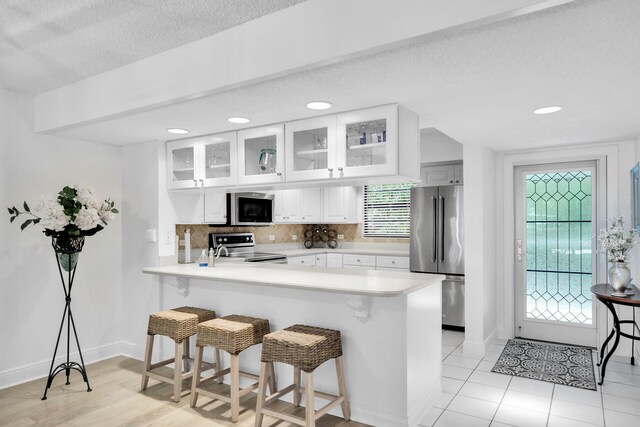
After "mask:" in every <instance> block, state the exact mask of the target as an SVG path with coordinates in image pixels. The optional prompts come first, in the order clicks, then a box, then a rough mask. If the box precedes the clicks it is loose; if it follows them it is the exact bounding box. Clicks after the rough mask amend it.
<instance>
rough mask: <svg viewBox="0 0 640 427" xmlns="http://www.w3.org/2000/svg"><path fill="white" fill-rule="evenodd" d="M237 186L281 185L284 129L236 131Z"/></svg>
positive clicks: (282, 126)
mask: <svg viewBox="0 0 640 427" xmlns="http://www.w3.org/2000/svg"><path fill="white" fill-rule="evenodd" d="M237 145H238V184H272V183H280V182H284V178H285V176H284V152H285V149H284V125H282V124H278V125H270V126H262V127H257V128H252V129H244V130H240V131H238V143H237Z"/></svg>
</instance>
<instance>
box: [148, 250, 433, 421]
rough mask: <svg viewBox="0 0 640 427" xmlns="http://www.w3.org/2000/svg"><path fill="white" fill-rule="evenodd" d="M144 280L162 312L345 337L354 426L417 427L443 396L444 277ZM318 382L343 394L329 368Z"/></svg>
mask: <svg viewBox="0 0 640 427" xmlns="http://www.w3.org/2000/svg"><path fill="white" fill-rule="evenodd" d="M143 271H144V272H145V273H148V274H154V275H158V276H159V292H160V296H159V297H160V301H161V305H162V306H163V307H162V308H163V309H165V308H171V307H174V306H181V305H195V306H199V307H203V308H208V309H212V310H215V311H216V313H217V314H218V315H219V316H224V315H228V314H232V313H236V314H246V315H251V316H256V317H263V318H267V319H269V321H270V322H271V329H272V331H275V330H278V329H282V328H285V327H287V326H290V325H293V324H296V323H303V324H308V325H314V326H320V327H326V328H333V329H338V330H340V331H341V333H342V337H343V348H344V356H345V370H346V379H347V387H348V390H349V393H350V400H351V411H352V419H353V420H355V421H359V422H363V423H367V424H370V425H376V426H414V425H417V423H418V421H419V420H420V418H421V417H422V416H424V414H425V413H426V411H427V410H428V409H429V408H430V406H431V404H432V403H433V401H434V399H435V398H436V397H437V396H438V393H439V392H440V374H441V365H440V359H441V355H440V352H441V326H440V325H441V286H440V284H441V281H442V279H443V278H444V276H442V275H432V274H416V273H407V272H387V271H374V270H344V269H340V268H322V269H318V268H314V267H307V266H299V265H280V264H253V263H242V262H240V263H234V262H228V263H219V264H218V265H217V266H216V267H215V268H204V267H197V266H195V265H193V264H192V265H171V266H164V267H149V268H145V269H144V270H143ZM256 347H257V348H251V349H249V350H247V351H246V353H247V354H246V356H245V355H244V354H243V359H242V360H241V365H242V368H243V369H245V370H248V371H257V370H258V367H259V358H260V347H259V346H256ZM291 371H292V370H291V369H286V367H284V366H277V367H276V373H277V376H278V382H279V383H280V384H287V383H289V382H290V380H291V379H292V372H291ZM316 378H317V379H316V384H317V388H318V389H319V390H323V391H326V392H335V391H336V390H337V384H336V382H335V372H334V367H333V365H332V364H331V363H327V364H325V365H323V366H321V367H320V368H318V369H317V371H316ZM336 415H338V413H336Z"/></svg>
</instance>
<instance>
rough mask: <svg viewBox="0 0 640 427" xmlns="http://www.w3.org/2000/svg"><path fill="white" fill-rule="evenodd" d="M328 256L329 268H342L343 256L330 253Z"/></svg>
mask: <svg viewBox="0 0 640 427" xmlns="http://www.w3.org/2000/svg"><path fill="white" fill-rule="evenodd" d="M326 255H327V267H333V268H342V254H332V253H328V254H326Z"/></svg>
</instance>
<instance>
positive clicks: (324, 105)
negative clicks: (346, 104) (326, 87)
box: [307, 101, 332, 110]
mask: <svg viewBox="0 0 640 427" xmlns="http://www.w3.org/2000/svg"><path fill="white" fill-rule="evenodd" d="M331 107H332V104H331V103H330V102H326V101H313V102H310V103H308V104H307V108H308V109H310V110H328V109H329V108H331Z"/></svg>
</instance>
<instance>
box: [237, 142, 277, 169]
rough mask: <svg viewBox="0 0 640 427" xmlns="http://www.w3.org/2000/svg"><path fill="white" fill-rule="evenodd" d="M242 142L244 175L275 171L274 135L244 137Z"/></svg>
mask: <svg viewBox="0 0 640 427" xmlns="http://www.w3.org/2000/svg"><path fill="white" fill-rule="evenodd" d="M243 144H244V171H245V175H247V176H249V175H271V174H274V173H276V168H277V167H278V165H277V155H276V154H277V153H276V136H275V135H268V136H261V137H258V138H249V139H245V140H244V142H243Z"/></svg>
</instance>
